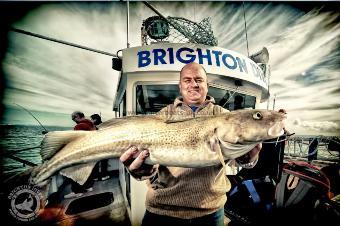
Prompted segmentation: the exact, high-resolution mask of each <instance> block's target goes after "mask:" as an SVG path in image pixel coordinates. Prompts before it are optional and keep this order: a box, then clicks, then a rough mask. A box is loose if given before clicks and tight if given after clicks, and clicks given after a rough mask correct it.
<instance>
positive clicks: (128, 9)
mask: <svg viewBox="0 0 340 226" xmlns="http://www.w3.org/2000/svg"><path fill="white" fill-rule="evenodd" d="M129 3H130V2H129V0H127V1H126V9H127V10H126V47H127V48H130V43H129V24H130V4H129Z"/></svg>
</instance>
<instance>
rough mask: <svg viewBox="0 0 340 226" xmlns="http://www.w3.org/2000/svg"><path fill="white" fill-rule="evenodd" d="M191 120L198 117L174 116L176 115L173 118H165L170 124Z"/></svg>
mask: <svg viewBox="0 0 340 226" xmlns="http://www.w3.org/2000/svg"><path fill="white" fill-rule="evenodd" d="M191 120H197V118H174V117H171V118H169V119H167V120H165V123H167V124H170V123H176V122H186V121H191Z"/></svg>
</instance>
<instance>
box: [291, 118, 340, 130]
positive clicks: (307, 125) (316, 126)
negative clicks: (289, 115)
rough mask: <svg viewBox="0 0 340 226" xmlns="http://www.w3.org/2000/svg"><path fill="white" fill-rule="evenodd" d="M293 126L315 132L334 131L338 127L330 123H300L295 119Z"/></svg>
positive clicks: (299, 120) (300, 121)
mask: <svg viewBox="0 0 340 226" xmlns="http://www.w3.org/2000/svg"><path fill="white" fill-rule="evenodd" d="M293 124H294V125H297V126H300V127H304V128H305V129H312V130H315V131H320V132H322V131H336V130H338V129H339V128H340V126H339V125H338V124H337V123H335V122H330V121H302V120H301V119H299V118H296V119H295V120H294V122H293Z"/></svg>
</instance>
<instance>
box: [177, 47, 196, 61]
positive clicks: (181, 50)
mask: <svg viewBox="0 0 340 226" xmlns="http://www.w3.org/2000/svg"><path fill="white" fill-rule="evenodd" d="M184 51H187V52H190V53H193V52H195V51H194V50H193V49H190V48H186V47H183V48H180V49H178V51H177V52H176V58H177V60H178V61H179V62H181V63H183V64H189V63H191V62H194V61H195V59H196V55H194V54H186V55H185V56H186V57H188V58H189V59H183V58H182V56H181V53H182V52H184Z"/></svg>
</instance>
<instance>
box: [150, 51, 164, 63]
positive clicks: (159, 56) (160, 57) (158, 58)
mask: <svg viewBox="0 0 340 226" xmlns="http://www.w3.org/2000/svg"><path fill="white" fill-rule="evenodd" d="M152 52H153V54H154V56H153V62H154V65H158V62H160V63H161V64H166V62H165V60H164V57H165V55H166V51H165V50H164V49H154V50H152Z"/></svg>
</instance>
